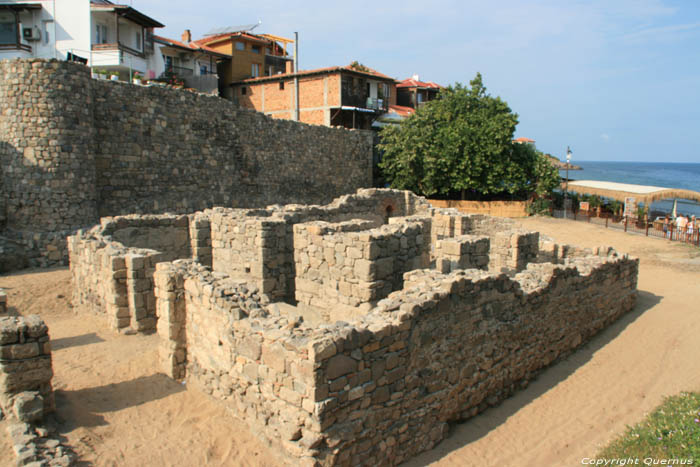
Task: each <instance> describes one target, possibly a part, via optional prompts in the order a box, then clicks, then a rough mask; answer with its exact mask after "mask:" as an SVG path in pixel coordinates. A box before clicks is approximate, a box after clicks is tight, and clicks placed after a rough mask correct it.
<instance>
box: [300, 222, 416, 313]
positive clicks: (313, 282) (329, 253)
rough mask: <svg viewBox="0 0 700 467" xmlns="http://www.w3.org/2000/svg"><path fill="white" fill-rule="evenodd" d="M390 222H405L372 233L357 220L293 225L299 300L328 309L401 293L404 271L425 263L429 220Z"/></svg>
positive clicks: (367, 224)
mask: <svg viewBox="0 0 700 467" xmlns="http://www.w3.org/2000/svg"><path fill="white" fill-rule="evenodd" d="M394 220H396V221H401V220H403V222H401V223H399V222H397V223H392V224H389V225H384V226H381V227H378V228H374V229H372V227H374V225H373V223H372V222H371V221H360V220H355V221H346V222H341V223H337V224H329V223H326V222H323V221H316V222H310V223H305V224H297V225H295V226H294V248H295V253H294V259H295V262H296V268H295V269H296V299H297V301H298V302H300V303H304V304H307V305H311V306H314V307H317V308H321V309H325V310H332V309H334V308H336V307H337V306H338V305H340V306H343V305H346V306H350V307H357V306H359V305H361V304H368V303H371V302H376V301H377V300H379V299H381V298H384V297H386V296H387V295H389V293H391V292H392V291H394V290H399V289H401V287H402V286H403V273H404V272H406V271H410V270H413V269H418V268H422V267H427V266H428V265H429V249H430V243H429V241H430V238H429V232H430V218H429V217H427V218H422V219H420V218H392V221H394ZM370 229H371V230H370Z"/></svg>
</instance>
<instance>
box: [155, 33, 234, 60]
mask: <svg viewBox="0 0 700 467" xmlns="http://www.w3.org/2000/svg"><path fill="white" fill-rule="evenodd" d="M153 38H154V39H157V40H159V41H160V42H165V43H167V44H169V45H174V46H175V47H181V48H183V49H190V50H192V51H193V52H196V51H204V52H207V53H211V54H216V55H221V56H222V57H229V56H230V55H228V54H225V53H221V52H218V51H216V50H214V49H212V48H211V47H208V46H206V45H200V44H196V43H195V41H192V42H190V43H189V44H187V43H185V42H181V41H176V40H175V39H168V38H167V37H163V36H156V35H153Z"/></svg>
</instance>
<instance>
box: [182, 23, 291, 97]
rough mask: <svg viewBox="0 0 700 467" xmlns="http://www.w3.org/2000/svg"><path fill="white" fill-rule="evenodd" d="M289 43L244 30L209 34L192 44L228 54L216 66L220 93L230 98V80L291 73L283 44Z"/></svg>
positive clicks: (289, 58) (287, 40)
mask: <svg viewBox="0 0 700 467" xmlns="http://www.w3.org/2000/svg"><path fill="white" fill-rule="evenodd" d="M254 26H255V25H253V26H252V27H249V29H252V28H253V27H254ZM293 42H294V41H293V40H292V39H287V38H284V37H280V36H273V35H270V34H253V33H252V32H250V31H249V30H244V31H229V32H222V33H219V34H210V35H207V36H205V37H204V38H202V39H198V40H196V41H194V44H196V45H199V46H204V47H207V48H208V49H209V50H212V51H214V52H217V53H220V54H225V55H227V56H228V57H230V58H229V60H228V61H226V62H224V63H221V65H220V66H219V76H220V82H221V91H222V93H221V95H222V96H223V97H226V98H228V99H231V100H233V94H232V89H231V87H230V85H231V84H232V83H234V82H237V81H241V80H244V79H248V78H257V77H261V76H272V75H277V74H282V73H286V72H291V71H292V63H293V59H292V57H290V56H289V55H288V53H287V45H288V44H290V43H293Z"/></svg>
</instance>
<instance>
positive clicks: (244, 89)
mask: <svg viewBox="0 0 700 467" xmlns="http://www.w3.org/2000/svg"><path fill="white" fill-rule="evenodd" d="M246 92H247V89H246V87H245V86H243V87H242V88H241V96H245V94H246Z"/></svg>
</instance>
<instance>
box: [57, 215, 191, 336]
mask: <svg viewBox="0 0 700 467" xmlns="http://www.w3.org/2000/svg"><path fill="white" fill-rule="evenodd" d="M195 225H196V224H195ZM189 227H190V224H189V217H188V216H186V215H145V216H136V215H131V216H117V217H113V218H110V217H106V218H103V219H102V222H101V224H100V225H98V226H95V227H93V228H92V229H90V230H88V231H79V232H78V234H77V235H74V236H70V237H68V249H69V252H70V270H71V277H72V283H73V300H72V303H73V306H74V307H76V308H77V309H82V310H88V311H91V312H97V313H102V314H105V315H106V316H107V319H108V322H109V324H110V326H111V327H112V328H113V329H131V330H134V331H138V332H153V331H155V329H156V312H155V311H156V310H155V296H154V295H153V271H155V265H156V264H157V263H159V262H163V261H173V260H175V259H179V258H190V257H191V256H192V253H191V252H192V251H198V247H197V245H196V243H197V238H195V237H190V228H189ZM193 230H195V231H196V229H193ZM192 238H194V241H192V240H191V239H192Z"/></svg>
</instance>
